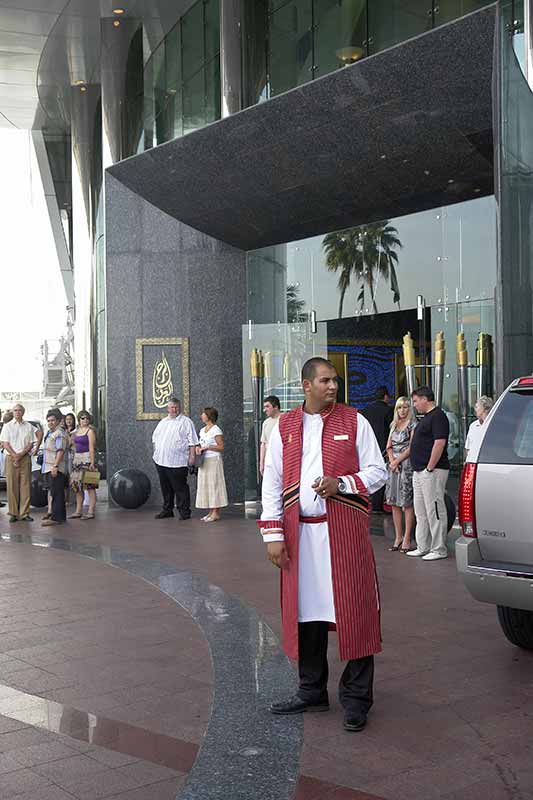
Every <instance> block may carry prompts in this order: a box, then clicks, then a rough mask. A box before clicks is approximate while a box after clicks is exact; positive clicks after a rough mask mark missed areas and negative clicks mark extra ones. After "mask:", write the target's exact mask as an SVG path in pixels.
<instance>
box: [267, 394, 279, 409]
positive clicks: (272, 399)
mask: <svg viewBox="0 0 533 800" xmlns="http://www.w3.org/2000/svg"><path fill="white" fill-rule="evenodd" d="M263 403H270V405H271V406H272V408H281V404H280V402H279V397H276V395H275V394H269V395H268V397H265V399H264V400H263Z"/></svg>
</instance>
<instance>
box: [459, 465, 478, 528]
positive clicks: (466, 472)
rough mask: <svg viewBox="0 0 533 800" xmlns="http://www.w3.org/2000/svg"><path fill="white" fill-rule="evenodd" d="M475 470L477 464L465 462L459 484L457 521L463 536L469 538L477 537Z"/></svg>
mask: <svg viewBox="0 0 533 800" xmlns="http://www.w3.org/2000/svg"><path fill="white" fill-rule="evenodd" d="M476 472H477V464H465V465H464V467H463V472H462V474H461V483H460V486H459V522H460V524H461V527H462V529H463V536H468V537H469V538H471V539H477V530H476V497H475V489H476Z"/></svg>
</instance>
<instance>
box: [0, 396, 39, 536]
mask: <svg viewBox="0 0 533 800" xmlns="http://www.w3.org/2000/svg"><path fill="white" fill-rule="evenodd" d="M24 413H25V408H24V406H22V405H20V403H17V405H16V406H14V407H13V419H12V420H11V422H7V423H6V424H5V425H4V427H3V428H2V432H1V433H0V441H1V443H2V446H3V447H4V449H5V454H6V459H5V471H6V483H7V501H8V511H9V521H10V522H17V521H18V520H22V521H24V522H33V518H32V517H30V495H31V454H32V453H34V452H36V451H37V449H38V447H39V444H40V441H41V439H42V434H41V432H40V431H39V432H37V430H36V428H34V426H33V425H32V424H31V423H30V422H26V420H25V419H24Z"/></svg>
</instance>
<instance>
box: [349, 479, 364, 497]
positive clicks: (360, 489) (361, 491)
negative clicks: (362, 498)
mask: <svg viewBox="0 0 533 800" xmlns="http://www.w3.org/2000/svg"><path fill="white" fill-rule="evenodd" d="M348 478H349V479H350V481H351V482H352V483H354V484H355V488H356V489H357V492H358V493H359V494H365V495H367V494H368V489H367V488H366V486H365V484H364V483H363V481H362V480H361V478H360V477H359V475H348Z"/></svg>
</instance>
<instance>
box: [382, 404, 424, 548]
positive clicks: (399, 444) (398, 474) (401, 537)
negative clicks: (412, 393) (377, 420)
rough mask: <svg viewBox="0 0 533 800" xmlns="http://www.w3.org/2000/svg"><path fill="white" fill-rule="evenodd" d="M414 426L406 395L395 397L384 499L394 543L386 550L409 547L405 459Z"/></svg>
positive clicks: (409, 487)
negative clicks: (390, 517) (387, 506)
mask: <svg viewBox="0 0 533 800" xmlns="http://www.w3.org/2000/svg"><path fill="white" fill-rule="evenodd" d="M415 425H416V422H415V419H414V414H413V410H412V407H411V403H410V402H409V400H408V398H407V397H399V398H398V400H397V401H396V405H395V406H394V417H393V420H392V424H391V427H390V433H389V438H388V441H387V456H388V462H389V477H388V479H387V486H386V489H385V498H386V502H387V503H388V505H390V506H391V507H392V519H393V522H394V533H395V537H394V544H393V545H392V547H390V548H389V550H391V551H396V550H400V551H401V552H402V553H407V552H409V550H411V549H412V545H411V535H412V532H413V528H414V521H415V515H414V510H413V469H412V467H411V462H410V460H409V455H410V452H411V439H412V436H413V431H414V429H415ZM404 520H405V522H404Z"/></svg>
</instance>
